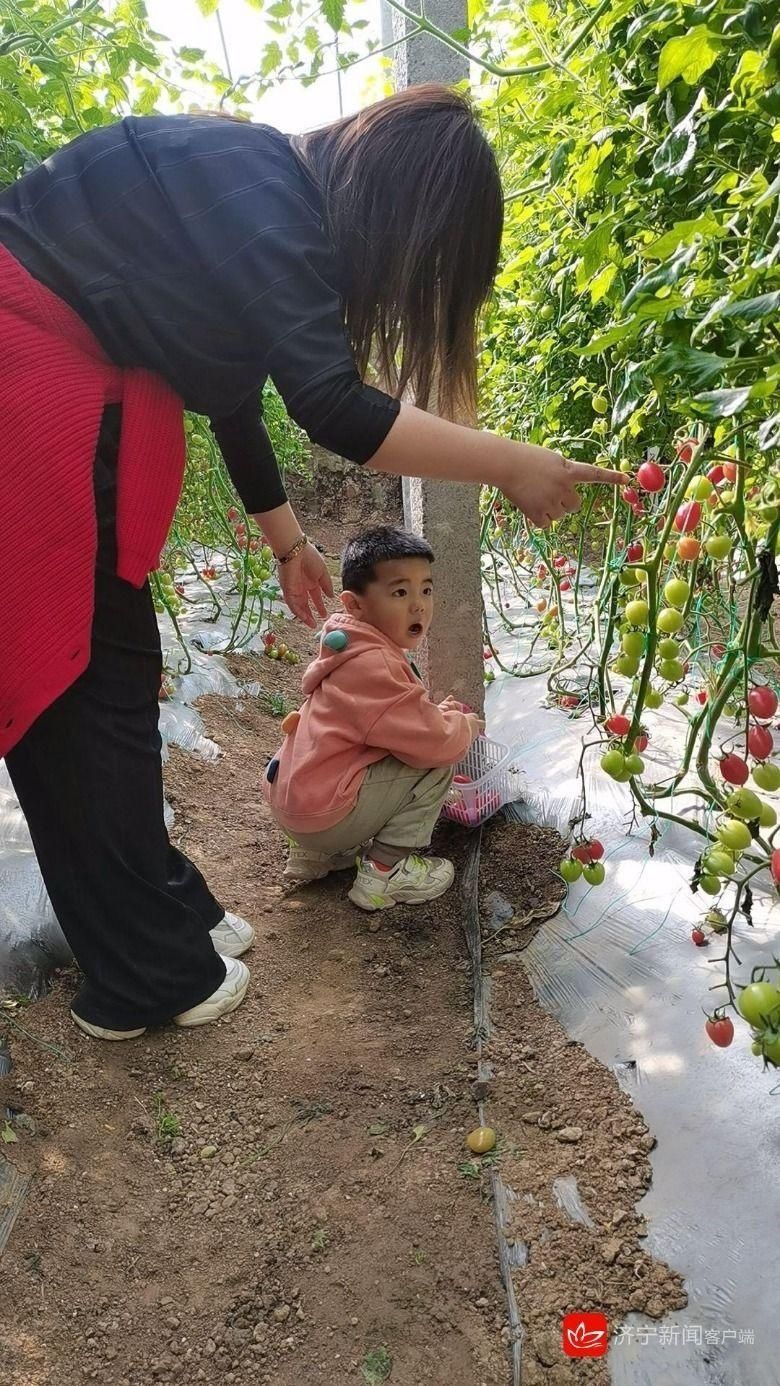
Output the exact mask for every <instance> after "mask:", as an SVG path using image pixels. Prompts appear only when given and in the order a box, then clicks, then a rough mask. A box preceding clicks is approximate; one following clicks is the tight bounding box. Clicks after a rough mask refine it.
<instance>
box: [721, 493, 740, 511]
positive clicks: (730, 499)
mask: <svg viewBox="0 0 780 1386" xmlns="http://www.w3.org/2000/svg"><path fill="white" fill-rule="evenodd" d="M736 499H737V493H736V491H721V492H720V503H721V505H722V506H723V509H724V510H730V509H731V507H732V505H733V504H734V502H735V500H736Z"/></svg>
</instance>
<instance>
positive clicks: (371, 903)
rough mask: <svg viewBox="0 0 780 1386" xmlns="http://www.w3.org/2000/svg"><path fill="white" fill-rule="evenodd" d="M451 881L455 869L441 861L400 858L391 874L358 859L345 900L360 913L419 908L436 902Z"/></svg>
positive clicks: (416, 857)
mask: <svg viewBox="0 0 780 1386" xmlns="http://www.w3.org/2000/svg"><path fill="white" fill-rule="evenodd" d="M454 879H455V867H454V866H453V864H452V862H451V861H447V860H446V858H445V857H418V856H416V855H412V856H408V857H404V858H403V860H402V861H399V863H398V865H397V866H394V867H393V869H392V871H380V870H379V868H378V867H376V866H375V865H374V863H373V862H372V861H370V860H369V858H368V857H361V858H360V861H359V862H358V872H357V876H356V877H355V884H354V885H353V887H352V889H351V891H350V892H349V898H350V900H351V901H352V903H353V905H358V906H359V908H360V909H361V910H386V909H390V907H391V906H392V905H397V904H399V903H403V904H406V905H421V904H423V903H424V901H426V900H437V899H438V897H439V896H440V895H443V894H444V892H445V890H449V888H450V886H451V885H452V882H453V880H454Z"/></svg>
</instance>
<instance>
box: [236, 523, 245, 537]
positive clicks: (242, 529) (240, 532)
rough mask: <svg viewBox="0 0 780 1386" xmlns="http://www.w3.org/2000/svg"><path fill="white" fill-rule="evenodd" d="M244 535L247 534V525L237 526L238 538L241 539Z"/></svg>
mask: <svg viewBox="0 0 780 1386" xmlns="http://www.w3.org/2000/svg"><path fill="white" fill-rule="evenodd" d="M244 534H246V525H245V524H240V525H236V538H238V539H240V538H241V537H242V536H243V535H244Z"/></svg>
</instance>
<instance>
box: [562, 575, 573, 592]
mask: <svg viewBox="0 0 780 1386" xmlns="http://www.w3.org/2000/svg"><path fill="white" fill-rule="evenodd" d="M561 591H562V592H571V583H570V582H569V579H568V578H564V580H563V582H562V583H561Z"/></svg>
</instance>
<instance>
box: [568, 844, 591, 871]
mask: <svg viewBox="0 0 780 1386" xmlns="http://www.w3.org/2000/svg"><path fill="white" fill-rule="evenodd" d="M571 855H572V856H573V857H574V860H575V861H581V862H582V864H583V866H589V865H590V863H591V861H592V856H591V851H590V843H589V842H579V843H578V844H577V846H576V847H572V849H571Z"/></svg>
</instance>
